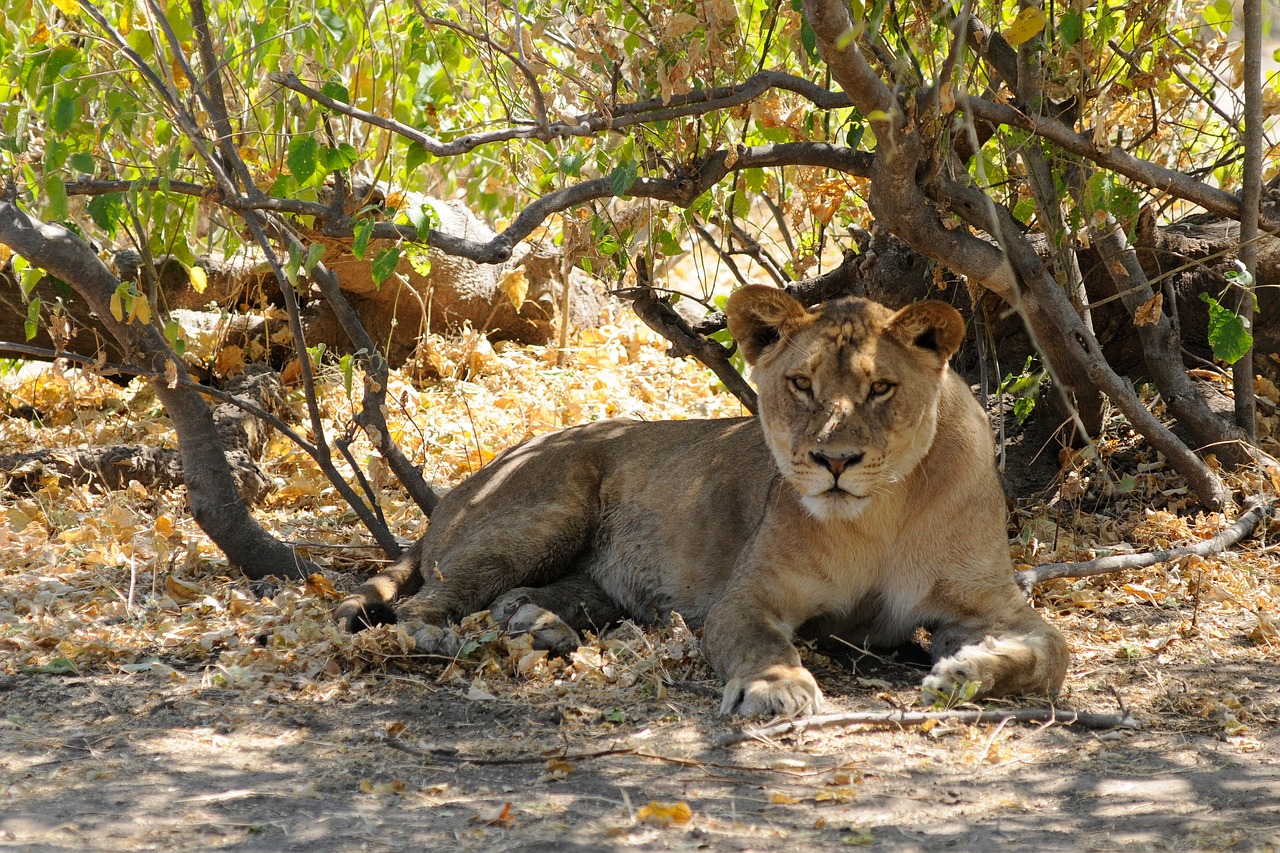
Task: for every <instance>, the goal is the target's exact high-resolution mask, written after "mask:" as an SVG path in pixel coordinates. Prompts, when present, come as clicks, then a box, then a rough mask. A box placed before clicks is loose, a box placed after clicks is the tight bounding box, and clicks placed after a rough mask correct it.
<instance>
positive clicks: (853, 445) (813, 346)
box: [727, 287, 964, 521]
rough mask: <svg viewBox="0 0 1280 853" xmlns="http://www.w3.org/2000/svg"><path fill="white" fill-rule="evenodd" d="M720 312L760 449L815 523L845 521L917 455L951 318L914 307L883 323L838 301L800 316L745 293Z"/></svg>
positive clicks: (875, 307) (786, 299)
mask: <svg viewBox="0 0 1280 853" xmlns="http://www.w3.org/2000/svg"><path fill="white" fill-rule="evenodd" d="M727 311H728V314H729V325H730V329H731V330H732V331H733V333H734V337H735V338H737V340H738V341H739V344H740V345H741V346H742V347H743V351H744V355H745V356H746V358H747V360H748V362H750V363H752V364H753V365H754V373H753V375H754V377H755V380H756V385H757V387H758V388H759V392H760V419H761V422H762V424H763V427H764V434H765V440H766V441H767V442H768V444H769V447H770V449H771V450H772V452H773V456H774V459H775V461H776V462H777V465H778V469H779V470H780V471H781V472H782V474H783V476H785V477H786V478H787V480H788V481H789V482H790V483H791V485H792V486H793V487H794V488H795V489H796V491H797V492H799V494H800V498H801V501H802V502H803V504H804V506H805V507H806V508H807V509H808V510H809V512H810V513H812V514H813V515H814V516H815V517H817V518H819V519H823V520H833V521H834V520H851V519H855V518H857V517H858V516H859V515H861V514H862V512H863V511H864V510H865V509H866V508H867V506H869V505H870V504H871V502H872V501H873V500H874V499H875V496H876V494H877V493H879V492H883V491H884V490H885V489H887V488H889V487H890V486H891V485H892V484H893V483H895V482H898V481H901V480H902V479H903V478H905V477H906V476H907V475H908V474H910V473H911V471H912V470H914V469H915V467H916V466H917V465H918V464H919V463H920V461H921V460H922V459H923V458H924V457H925V455H926V454H927V453H928V451H929V447H930V446H931V445H932V443H933V438H934V433H935V430H936V426H937V417H938V399H939V396H940V392H941V388H942V381H943V377H944V376H945V373H946V370H947V359H948V358H949V357H950V356H951V354H952V353H953V352H954V351H955V349H956V347H957V346H959V343H960V341H961V340H962V338H963V335H964V324H963V320H962V319H961V318H960V315H959V314H958V313H957V312H956V311H955V309H953V308H951V307H950V306H948V305H946V304H944V303H941V302H923V303H918V304H916V305H912V306H908V307H907V308H904V309H903V310H902V311H899V312H896V313H895V312H893V311H891V310H890V309H888V308H885V307H884V306H882V305H880V304H878V303H875V302H869V301H867V300H863V299H845V300H841V301H838V302H832V303H827V304H826V305H824V306H823V307H822V308H821V309H820V310H818V311H816V312H810V311H806V310H805V309H804V308H803V307H801V306H800V304H799V303H798V302H796V301H795V300H793V299H792V298H791V297H790V296H787V295H786V294H784V293H782V292H781V291H778V290H774V289H772V288H763V287H748V288H743V289H741V290H739V291H738V292H737V293H735V294H734V297H733V298H732V299H731V300H730V302H729V306H728V309H727Z"/></svg>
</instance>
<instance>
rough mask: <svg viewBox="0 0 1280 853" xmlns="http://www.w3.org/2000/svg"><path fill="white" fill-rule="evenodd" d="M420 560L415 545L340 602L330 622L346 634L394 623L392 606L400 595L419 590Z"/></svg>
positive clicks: (419, 542)
mask: <svg viewBox="0 0 1280 853" xmlns="http://www.w3.org/2000/svg"><path fill="white" fill-rule="evenodd" d="M421 559H422V542H421V540H419V541H418V542H415V543H414V544H413V546H412V547H410V548H409V550H408V551H406V552H405V553H404V554H403V555H402V556H401V557H400V559H398V560H396V561H395V562H394V563H392V564H391V565H390V566H387V567H386V568H385V569H383V570H382V571H381V572H379V573H378V574H376V575H374V576H373V577H371V578H369V580H367V581H365V582H364V583H363V584H362V585H361V586H360V587H359V588H358V589H356V591H355V592H353V593H352V594H351V595H349V596H347V597H346V598H345V599H343V601H342V603H341V604H339V605H338V606H337V607H336V608H335V609H334V611H333V618H334V621H336V622H337V623H338V624H339V625H341V626H342V627H343V628H346V629H347V630H348V631H353V632H354V631H359V630H361V629H363V628H367V627H369V626H370V625H385V624H387V623H391V622H395V621H396V614H395V611H394V610H392V608H391V602H392V601H394V600H395V599H397V598H399V597H400V596H402V595H413V594H414V593H415V592H417V591H418V590H419V589H420V588H421V587H422V575H421V573H419V571H418V564H419V562H420V561H421Z"/></svg>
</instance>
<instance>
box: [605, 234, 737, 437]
mask: <svg viewBox="0 0 1280 853" xmlns="http://www.w3.org/2000/svg"><path fill="white" fill-rule="evenodd" d="M635 263H636V278H637V280H638V281H639V282H640V286H639V287H636V288H633V289H631V290H629V291H623V292H621V293H619V295H620V296H624V297H626V298H628V299H630V300H631V306H632V308H633V309H634V310H635V312H636V315H637V316H638V317H639V318H640V319H641V320H643V321H644V323H645V325H647V326H648V327H649V328H651V329H653V330H654V331H655V332H657V333H658V334H660V335H662V336H663V337H664V338H666V339H667V340H668V341H669V342H670V343H671V347H670V349H668V350H667V355H669V356H671V357H672V358H684V357H685V356H687V355H691V356H693V357H694V358H696V359H697V360H698V361H700V362H702V363H703V364H704V365H706V366H707V367H709V368H711V370H712V372H713V373H715V375H716V377H717V378H719V380H720V381H721V382H723V383H724V386H725V387H726V388H728V389H729V391H730V392H731V393H732V394H733V396H735V397H737V398H738V400H739V401H740V402H741V403H742V405H743V406H745V407H746V409H747V411H749V412H752V413H753V414H754V413H755V411H756V406H757V398H756V392H755V390H754V389H753V388H752V387H751V385H750V384H749V383H748V382H747V380H746V379H744V378H743V377H742V374H741V373H739V372H738V371H737V370H736V369H734V366H733V365H732V364H730V363H729V356H730V355H732V354H733V350H730V349H725V348H724V347H723V346H721V345H720V344H718V343H716V342H715V341H713V340H709V339H708V338H705V337H703V336H702V335H699V334H698V333H697V332H695V331H693V329H691V328H690V327H689V324H688V323H687V322H685V319H684V318H683V317H681V316H680V315H679V314H678V313H677V312H676V310H675V309H674V308H672V307H671V302H670V301H669V300H667V299H659V298H658V296H657V294H656V292H655V291H654V289H653V287H652V285H651V283H650V280H649V270H648V267H647V265H646V264H645V262H644V259H643V258H636V262H635Z"/></svg>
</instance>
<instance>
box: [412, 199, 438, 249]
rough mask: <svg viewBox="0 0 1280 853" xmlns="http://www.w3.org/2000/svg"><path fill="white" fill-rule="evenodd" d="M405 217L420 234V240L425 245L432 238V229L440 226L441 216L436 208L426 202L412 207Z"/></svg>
mask: <svg viewBox="0 0 1280 853" xmlns="http://www.w3.org/2000/svg"><path fill="white" fill-rule="evenodd" d="M405 215H406V216H408V217H409V221H410V222H412V223H413V229H414V231H416V232H417V233H418V239H419V240H421V241H422V242H424V243H425V242H426V241H427V238H428V237H430V236H431V229H432V228H435V227H436V226H437V225H439V224H440V214H438V213H436V209H435V207H433V206H432V205H430V204H427V203H425V202H424V203H423V204H418V205H411V206H410V207H409V209H408V210H406V211H405Z"/></svg>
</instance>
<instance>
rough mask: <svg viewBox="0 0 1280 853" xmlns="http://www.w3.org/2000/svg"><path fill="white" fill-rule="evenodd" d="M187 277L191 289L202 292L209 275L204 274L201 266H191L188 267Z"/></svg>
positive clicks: (206, 285)
mask: <svg viewBox="0 0 1280 853" xmlns="http://www.w3.org/2000/svg"><path fill="white" fill-rule="evenodd" d="M187 278H188V279H189V280H190V282H191V289H192V290H194V291H195V292H196V293H204V289H205V288H206V287H208V286H209V276H207V275H206V274H205V271H204V268H203V267H191V268H190V269H188V270H187Z"/></svg>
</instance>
